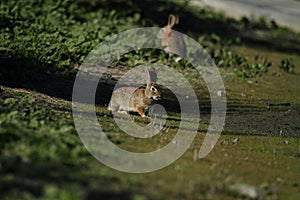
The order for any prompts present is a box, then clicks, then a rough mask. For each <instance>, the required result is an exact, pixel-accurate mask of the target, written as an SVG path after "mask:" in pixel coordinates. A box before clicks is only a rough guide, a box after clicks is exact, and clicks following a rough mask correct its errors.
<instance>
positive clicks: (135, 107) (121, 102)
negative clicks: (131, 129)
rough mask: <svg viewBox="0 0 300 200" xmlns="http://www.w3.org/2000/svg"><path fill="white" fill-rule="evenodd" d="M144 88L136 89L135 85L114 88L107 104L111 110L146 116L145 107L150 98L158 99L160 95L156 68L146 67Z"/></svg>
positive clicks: (150, 101) (149, 102)
mask: <svg viewBox="0 0 300 200" xmlns="http://www.w3.org/2000/svg"><path fill="white" fill-rule="evenodd" d="M145 73H146V80H147V86H146V88H139V89H136V88H135V87H121V88H118V89H116V90H115V91H114V92H113V94H112V96H111V100H110V102H109V105H108V109H109V110H111V111H112V112H121V113H128V112H129V111H134V112H138V113H139V114H140V115H141V116H142V117H146V115H145V109H147V108H148V107H149V106H150V105H151V103H152V100H159V99H160V97H161V94H160V91H159V89H158V86H157V85H156V78H157V74H156V70H155V69H154V68H152V69H151V70H148V69H146V71H145Z"/></svg>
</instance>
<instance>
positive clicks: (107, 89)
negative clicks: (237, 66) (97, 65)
mask: <svg viewBox="0 0 300 200" xmlns="http://www.w3.org/2000/svg"><path fill="white" fill-rule="evenodd" d="M12 70H13V71H11V72H10V69H6V71H5V72H3V71H2V76H3V77H7V79H1V80H0V84H1V85H4V86H7V87H13V88H25V89H27V90H33V91H37V92H40V93H43V94H46V95H49V96H51V97H56V98H60V99H64V100H67V101H71V100H72V89H73V82H74V78H72V77H69V78H67V79H66V78H64V77H62V76H60V75H54V74H47V73H43V72H36V71H33V70H23V69H21V68H20V69H19V70H23V71H19V72H20V73H18V74H16V75H14V76H9V74H10V73H14V71H15V69H12ZM0 71H1V70H0ZM114 72H115V73H118V74H117V75H118V76H119V73H120V71H114ZM5 73H7V74H5ZM122 73H124V72H122ZM113 77H114V74H113ZM115 83H116V81H108V80H105V79H103V80H101V81H100V83H99V85H98V91H97V95H96V103H97V105H99V106H105V107H106V106H107V105H108V102H109V100H110V96H111V93H112V91H113V88H114V84H115ZM166 96H168V95H166ZM174 98H175V97H174ZM174 100H175V99H173V100H172V98H171V100H170V98H169V100H162V101H161V102H160V103H162V105H163V106H165V107H166V109H167V110H168V111H171V112H179V110H178V109H177V107H178V104H177V102H176V101H174ZM199 106H200V110H201V118H202V122H204V123H207V124H208V123H209V120H210V103H209V101H207V100H202V101H201V100H200V102H199ZM299 116H300V105H298V104H295V103H290V102H284V103H278V102H277V101H273V102H272V100H268V101H261V100H257V101H252V102H248V103H247V101H242V100H236V99H230V97H229V99H228V110H227V115H226V125H225V132H229V133H240V134H258V135H269V136H291V137H299V136H300V117H299Z"/></svg>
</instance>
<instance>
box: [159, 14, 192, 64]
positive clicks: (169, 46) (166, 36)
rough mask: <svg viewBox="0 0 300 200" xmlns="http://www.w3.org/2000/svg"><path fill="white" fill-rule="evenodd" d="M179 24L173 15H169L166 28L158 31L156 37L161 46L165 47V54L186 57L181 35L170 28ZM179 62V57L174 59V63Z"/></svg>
mask: <svg viewBox="0 0 300 200" xmlns="http://www.w3.org/2000/svg"><path fill="white" fill-rule="evenodd" d="M178 23H179V17H178V16H175V15H172V14H171V15H169V21H168V24H167V25H166V26H164V27H163V28H161V29H160V31H159V32H158V34H157V37H158V38H159V39H160V40H161V45H162V46H164V47H165V49H164V51H165V52H166V53H169V55H170V54H172V53H177V54H179V55H182V56H186V45H185V42H184V39H183V37H182V35H181V34H180V33H178V32H176V31H174V30H173V29H172V28H173V26H174V25H175V24H178ZM179 60H181V58H180V57H178V58H176V60H175V61H176V62H178V61H179Z"/></svg>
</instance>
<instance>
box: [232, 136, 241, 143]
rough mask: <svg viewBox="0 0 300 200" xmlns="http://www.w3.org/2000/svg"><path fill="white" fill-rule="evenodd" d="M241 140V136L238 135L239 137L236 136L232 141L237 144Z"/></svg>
mask: <svg viewBox="0 0 300 200" xmlns="http://www.w3.org/2000/svg"><path fill="white" fill-rule="evenodd" d="M239 141H240V138H238V137H237V138H235V139H234V140H232V143H233V144H237V143H238V142H239Z"/></svg>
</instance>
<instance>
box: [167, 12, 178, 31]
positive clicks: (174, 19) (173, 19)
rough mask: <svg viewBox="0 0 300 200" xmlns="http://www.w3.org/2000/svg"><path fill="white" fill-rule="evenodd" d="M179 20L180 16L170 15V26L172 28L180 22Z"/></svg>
mask: <svg viewBox="0 0 300 200" xmlns="http://www.w3.org/2000/svg"><path fill="white" fill-rule="evenodd" d="M178 22H179V17H178V16H175V15H172V14H171V15H169V21H168V26H169V27H170V28H172V27H173V26H174V25H175V24H178Z"/></svg>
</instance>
